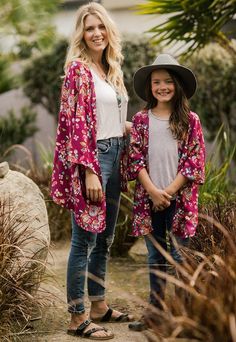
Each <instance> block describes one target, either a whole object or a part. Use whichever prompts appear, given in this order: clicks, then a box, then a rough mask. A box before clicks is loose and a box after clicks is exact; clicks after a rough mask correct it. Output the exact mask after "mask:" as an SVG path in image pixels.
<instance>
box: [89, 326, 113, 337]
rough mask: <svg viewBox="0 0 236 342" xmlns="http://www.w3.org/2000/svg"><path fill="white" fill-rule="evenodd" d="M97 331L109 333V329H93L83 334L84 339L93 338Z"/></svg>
mask: <svg viewBox="0 0 236 342" xmlns="http://www.w3.org/2000/svg"><path fill="white" fill-rule="evenodd" d="M97 331H107V329H106V328H103V327H98V328H93V329H90V330H88V331H86V332H85V333H83V336H84V337H89V336H91V335H92V334H93V333H95V332H97Z"/></svg>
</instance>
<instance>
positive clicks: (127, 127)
mask: <svg viewBox="0 0 236 342" xmlns="http://www.w3.org/2000/svg"><path fill="white" fill-rule="evenodd" d="M131 127H132V122H130V121H125V135H128V134H130V131H131Z"/></svg>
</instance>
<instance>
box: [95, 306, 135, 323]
mask: <svg viewBox="0 0 236 342" xmlns="http://www.w3.org/2000/svg"><path fill="white" fill-rule="evenodd" d="M90 318H91V319H92V320H93V321H96V322H117V323H122V322H132V321H133V320H134V317H133V316H132V315H129V314H127V313H122V312H120V311H117V310H113V309H111V308H109V307H108V305H107V304H106V303H105V302H104V301H97V302H92V305H91V311H90Z"/></svg>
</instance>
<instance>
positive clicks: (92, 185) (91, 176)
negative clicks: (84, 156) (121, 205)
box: [85, 168, 103, 202]
mask: <svg viewBox="0 0 236 342" xmlns="http://www.w3.org/2000/svg"><path fill="white" fill-rule="evenodd" d="M85 186H86V196H87V198H88V199H90V201H92V202H101V201H102V197H103V192H102V185H101V182H100V180H99V178H98V176H97V175H96V174H95V173H94V172H93V171H92V170H91V169H89V168H88V169H86V171H85Z"/></svg>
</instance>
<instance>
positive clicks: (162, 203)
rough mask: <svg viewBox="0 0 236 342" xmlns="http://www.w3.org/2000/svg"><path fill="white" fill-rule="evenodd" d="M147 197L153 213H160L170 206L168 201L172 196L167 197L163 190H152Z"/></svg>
mask: <svg viewBox="0 0 236 342" xmlns="http://www.w3.org/2000/svg"><path fill="white" fill-rule="evenodd" d="M149 195H150V198H151V200H152V202H153V210H154V211H156V210H159V211H161V210H164V209H165V208H167V207H169V206H170V200H171V198H172V196H171V195H169V194H168V193H167V192H166V191H165V190H161V189H157V188H155V190H153V191H152V193H150V194H149Z"/></svg>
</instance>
